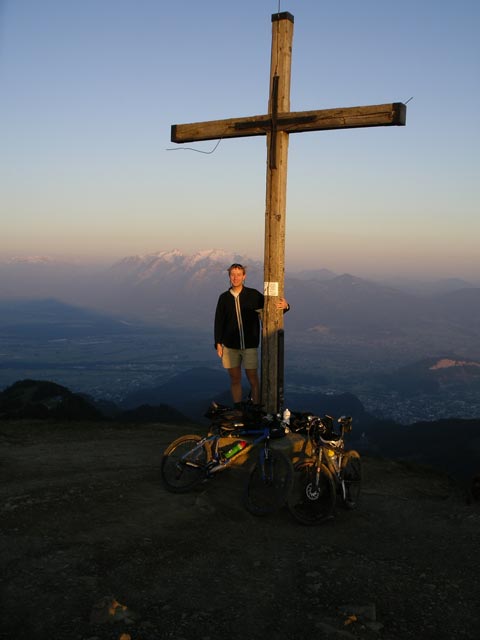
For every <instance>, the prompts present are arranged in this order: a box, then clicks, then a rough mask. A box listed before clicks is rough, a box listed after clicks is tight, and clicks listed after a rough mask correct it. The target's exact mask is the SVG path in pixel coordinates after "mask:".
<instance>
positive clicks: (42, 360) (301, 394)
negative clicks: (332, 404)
mask: <svg viewBox="0 0 480 640" xmlns="http://www.w3.org/2000/svg"><path fill="white" fill-rule="evenodd" d="M232 261H241V262H245V263H247V264H248V265H249V270H248V284H249V285H250V286H255V287H257V288H259V289H262V278H263V273H262V268H261V265H260V264H258V263H252V262H251V261H250V260H248V258H245V257H242V256H235V255H232V254H227V253H225V252H222V251H216V252H213V251H212V252H203V253H199V254H195V255H193V256H186V255H183V254H181V253H180V252H177V251H171V252H163V253H159V254H155V255H152V256H144V257H140V256H136V257H130V258H125V259H124V260H122V261H120V262H118V263H116V264H114V265H113V266H111V267H108V268H107V267H105V268H101V269H100V268H95V269H94V268H93V267H90V268H87V267H79V266H75V265H66V264H60V263H58V262H54V261H50V260H46V259H42V260H39V259H31V260H23V261H18V260H17V261H10V262H8V263H3V264H0V388H5V387H6V386H8V385H9V384H12V383H13V382H15V381H16V380H19V379H24V378H33V379H48V380H53V381H55V382H58V383H59V384H63V385H66V386H68V387H69V388H71V389H72V390H74V391H79V392H84V393H88V394H90V395H92V396H93V397H95V398H97V399H100V398H102V399H105V400H109V401H114V402H117V403H121V402H122V401H125V400H126V399H127V398H128V397H130V396H132V394H135V393H137V392H139V393H147V394H148V393H149V392H148V390H149V389H153V390H154V391H152V392H150V396H149V397H150V398H151V397H152V395H155V394H156V397H158V399H159V401H161V402H165V398H167V399H168V397H169V398H170V399H171V400H172V399H173V398H174V397H175V403H177V408H179V407H178V404H180V405H182V404H184V405H187V404H188V403H189V398H191V397H192V394H194V395H198V393H199V389H201V392H202V399H203V398H206V399H208V398H209V397H213V396H218V395H221V394H222V393H227V394H228V384H227V379H226V375H225V373H224V372H223V371H222V369H221V366H220V363H219V362H218V359H217V357H216V354H215V351H214V349H213V336H212V324H213V314H214V309H215V304H216V300H217V297H218V295H219V293H220V292H221V291H223V290H225V289H226V288H227V286H228V281H227V277H226V266H228V264H230V262H232ZM474 284H475V283H467V282H462V281H457V280H444V281H441V282H435V283H422V282H416V283H415V282H410V283H405V282H403V283H401V282H396V283H395V286H394V285H393V284H387V283H379V282H373V281H368V280H364V279H360V278H356V277H355V276H352V275H349V274H342V275H337V274H334V273H332V272H329V271H327V270H318V271H310V272H303V273H297V274H293V273H292V274H289V273H287V274H286V280H285V289H286V297H287V298H288V301H289V302H290V304H291V306H292V311H291V312H290V313H289V314H288V316H286V318H285V331H286V370H285V378H286V402H287V403H288V404H289V405H291V406H292V408H294V409H298V410H304V409H308V410H315V411H317V408H316V407H312V406H311V405H312V404H315V405H316V402H315V398H316V397H326V396H331V397H334V396H336V395H339V394H343V393H350V394H353V395H355V396H356V397H357V398H358V399H359V400H360V401H361V403H362V405H363V407H364V408H365V410H366V411H367V412H368V413H369V414H373V415H375V416H376V417H379V418H386V419H393V420H395V421H397V422H400V423H403V424H409V423H412V422H415V421H418V420H438V419H441V418H448V417H451V416H455V417H460V418H477V417H479V416H480V324H479V322H478V318H479V317H480V288H479V287H476V286H474ZM192 371H193V372H195V371H197V377H198V378H200V379H201V380H199V379H197V380H195V375H194V374H192V373H191V372H192ZM189 372H190V373H189ZM187 374H188V375H187ZM178 376H180V377H178ZM185 376H187V377H185ZM187 380H188V382H187ZM172 387H175V388H178V387H180V388H181V387H183V388H182V389H181V395H183V398H184V400H183V401H182V398H181V397H180V398H178V397H177V396H175V394H173V393H172V390H171V388H172ZM162 388H163V389H164V392H162V391H161V389H162ZM319 394H322V396H319ZM227 397H228V395H227ZM318 410H321V409H318Z"/></svg>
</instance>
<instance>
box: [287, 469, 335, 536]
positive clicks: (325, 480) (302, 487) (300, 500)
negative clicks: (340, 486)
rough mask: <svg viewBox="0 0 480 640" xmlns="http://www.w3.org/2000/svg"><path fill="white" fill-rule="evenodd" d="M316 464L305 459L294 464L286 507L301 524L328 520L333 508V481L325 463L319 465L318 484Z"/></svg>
mask: <svg viewBox="0 0 480 640" xmlns="http://www.w3.org/2000/svg"><path fill="white" fill-rule="evenodd" d="M316 485H317V480H316V464H315V462H314V461H313V460H307V461H305V462H301V463H300V464H298V465H296V467H295V471H294V474H293V486H292V490H291V492H290V495H289V497H288V502H287V504H288V509H289V511H290V513H291V514H292V516H293V517H294V518H295V519H296V520H298V522H300V523H301V524H306V525H316V524H321V523H322V522H325V521H326V520H329V519H330V518H331V517H332V515H333V511H334V509H335V502H336V495H337V492H336V487H335V481H334V479H333V476H332V474H331V472H330V471H329V469H328V468H327V467H326V465H324V464H322V465H321V467H320V475H319V478H318V486H316Z"/></svg>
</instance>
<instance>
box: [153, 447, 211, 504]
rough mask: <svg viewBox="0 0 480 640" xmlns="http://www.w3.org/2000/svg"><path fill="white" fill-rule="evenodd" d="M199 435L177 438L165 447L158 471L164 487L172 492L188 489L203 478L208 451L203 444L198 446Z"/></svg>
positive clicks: (208, 455) (182, 491)
mask: <svg viewBox="0 0 480 640" xmlns="http://www.w3.org/2000/svg"><path fill="white" fill-rule="evenodd" d="M201 440H203V438H202V437H201V436H197V435H189V436H182V437H181V438H177V439H176V440H174V441H173V442H172V443H171V444H169V445H168V447H167V448H166V449H165V452H164V454H163V457H162V462H161V467H160V472H161V475H162V481H163V484H164V485H165V487H166V488H167V489H168V490H169V491H172V492H173V493H184V492H185V491H189V490H190V489H192V488H193V487H194V486H195V485H197V484H198V483H199V482H201V481H202V480H203V479H204V478H205V465H206V464H207V462H208V461H209V460H210V451H209V449H208V448H207V446H206V445H205V444H203V445H201V446H198V443H199V442H200V441H201Z"/></svg>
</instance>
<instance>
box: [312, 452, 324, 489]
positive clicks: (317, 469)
mask: <svg viewBox="0 0 480 640" xmlns="http://www.w3.org/2000/svg"><path fill="white" fill-rule="evenodd" d="M322 459H323V447H322V446H320V447H319V448H318V455H317V458H316V460H317V464H316V466H315V480H314V486H315V488H316V489H318V487H319V486H320V473H321V471H322Z"/></svg>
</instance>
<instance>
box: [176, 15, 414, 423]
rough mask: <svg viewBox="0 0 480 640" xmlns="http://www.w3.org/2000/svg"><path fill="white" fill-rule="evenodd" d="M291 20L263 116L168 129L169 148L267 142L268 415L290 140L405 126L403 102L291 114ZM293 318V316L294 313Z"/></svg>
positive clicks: (279, 365)
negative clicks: (306, 134)
mask: <svg viewBox="0 0 480 640" xmlns="http://www.w3.org/2000/svg"><path fill="white" fill-rule="evenodd" d="M293 22H294V19H293V16H292V14H290V13H287V12H284V13H276V14H274V15H272V53H271V64H270V96H269V103H268V113H267V114H266V115H259V116H250V117H246V118H230V119H228V120H212V121H209V122H196V123H192V124H176V125H173V126H172V136H171V139H172V142H178V143H184V142H197V141H200V140H217V139H223V138H240V137H244V136H266V137H267V190H266V208H265V254H264V293H265V308H264V312H263V322H262V380H261V382H262V404H263V405H264V408H265V409H266V411H268V412H272V413H277V412H278V411H279V410H281V409H282V408H283V384H284V383H283V312H282V311H280V310H278V309H277V308H276V302H277V299H278V297H282V296H283V292H284V276H285V214H286V194H287V158H288V137H289V134H291V133H299V132H301V131H320V130H324V129H349V128H355V127H382V126H390V125H404V124H405V120H406V111H407V108H406V105H405V104H403V103H401V102H395V103H391V104H381V105H374V106H366V107H349V108H344V109H323V110H321V111H300V112H291V111H290V70H291V61H292V41H293ZM293 313H295V311H293Z"/></svg>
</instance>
